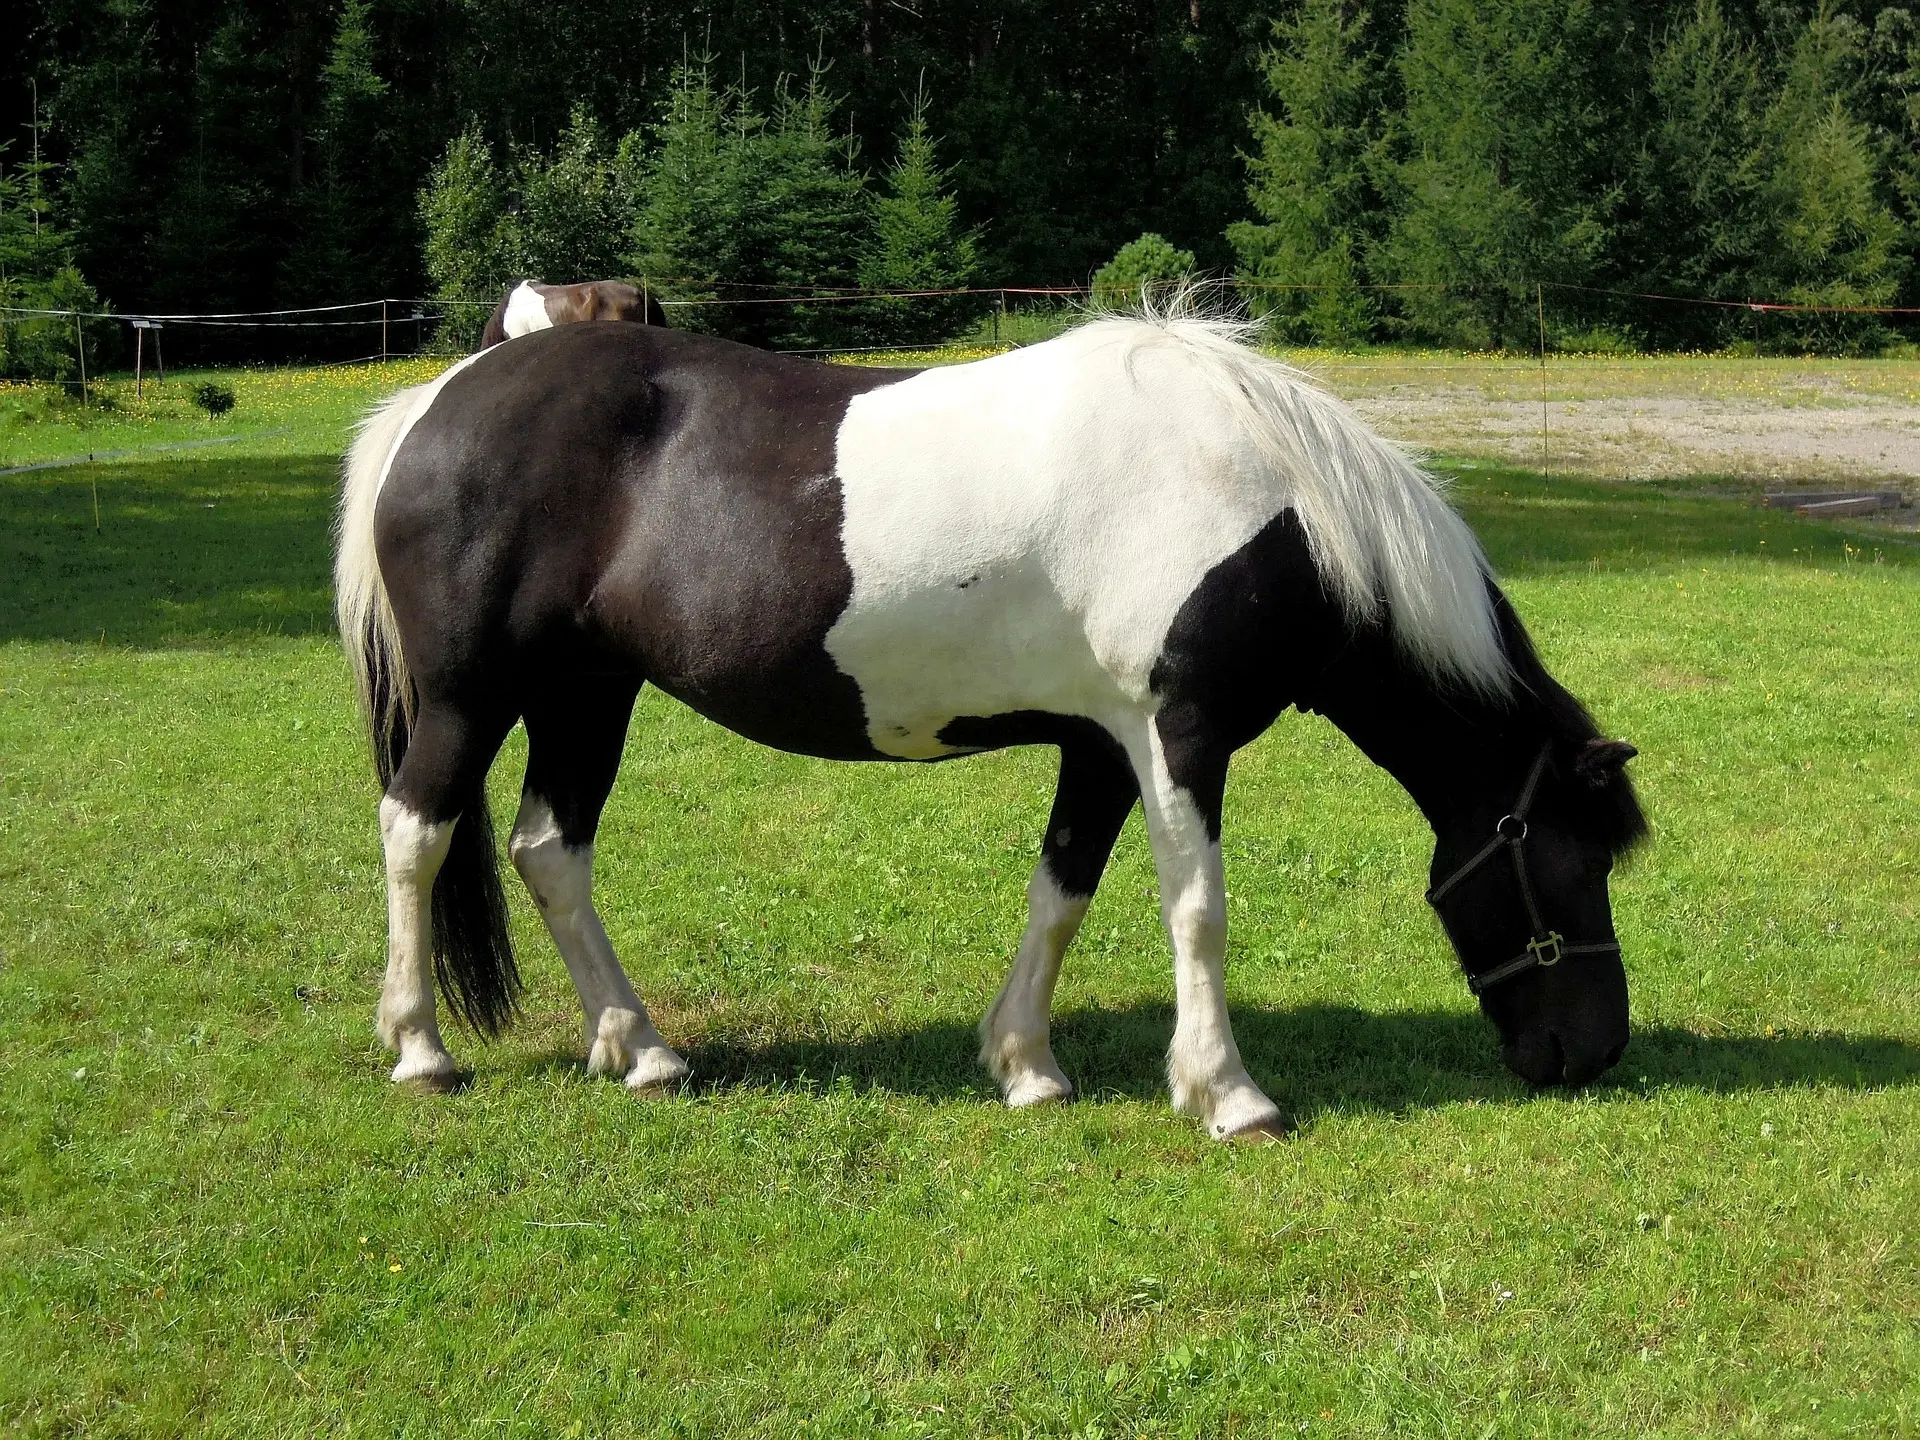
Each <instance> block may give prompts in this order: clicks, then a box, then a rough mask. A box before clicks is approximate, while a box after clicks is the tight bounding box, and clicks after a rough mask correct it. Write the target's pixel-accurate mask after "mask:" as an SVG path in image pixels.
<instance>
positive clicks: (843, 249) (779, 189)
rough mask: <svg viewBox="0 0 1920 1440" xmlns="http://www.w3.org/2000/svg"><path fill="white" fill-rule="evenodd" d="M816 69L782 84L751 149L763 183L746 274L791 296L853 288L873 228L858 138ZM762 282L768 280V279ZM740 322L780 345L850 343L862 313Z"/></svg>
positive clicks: (831, 310) (765, 314)
mask: <svg viewBox="0 0 1920 1440" xmlns="http://www.w3.org/2000/svg"><path fill="white" fill-rule="evenodd" d="M824 81H825V67H824V66H822V65H820V64H818V63H816V64H815V66H814V67H813V68H812V71H811V73H810V74H809V76H808V79H807V84H806V87H805V88H804V89H802V90H800V91H798V92H795V91H793V90H792V89H791V88H790V87H788V86H787V85H786V84H784V83H781V84H778V85H776V86H775V90H774V119H773V123H772V124H771V125H770V126H769V127H768V128H767V130H766V131H765V132H764V134H763V135H762V136H760V137H757V138H758V143H757V144H755V145H753V146H752V147H751V148H750V153H751V154H752V155H753V159H754V162H755V163H754V165H753V167H752V169H753V172H754V178H755V180H756V184H755V186H754V189H753V192H752V194H751V196H750V197H749V200H750V204H749V207H748V210H747V214H746V216H745V218H744V224H745V229H746V235H747V239H748V241H749V244H750V245H751V247H752V248H751V250H750V252H749V253H748V255H747V256H745V257H743V258H744V261H745V264H744V268H745V269H746V270H747V271H748V272H749V273H753V274H754V276H755V278H756V279H757V280H758V281H759V283H761V284H765V285H771V286H773V287H775V288H777V289H781V290H785V291H787V292H789V293H792V292H795V291H804V290H809V289H818V290H825V291H828V292H832V291H846V290H852V289H854V288H856V287H857V286H858V285H859V279H860V277H859V263H860V253H861V250H862V249H863V242H864V241H865V239H866V236H867V233H868V228H869V224H870V221H869V210H868V206H869V203H870V199H871V197H870V196H869V194H868V192H867V183H866V176H865V174H864V173H863V172H861V171H860V170H859V169H858V168H857V162H858V158H859V146H858V142H857V141H855V140H854V138H853V136H852V135H851V134H850V133H843V134H835V133H834V130H833V121H834V115H835V111H836V110H837V108H838V101H837V99H836V98H835V97H834V96H832V95H830V94H829V93H828V92H827V90H826V88H825V84H824ZM762 277H764V278H762ZM754 308H756V309H758V310H759V311H760V313H759V314H758V315H753V314H748V315H744V316H742V317H741V321H739V322H736V323H737V324H738V325H739V326H740V328H741V329H742V330H743V331H745V332H746V333H747V334H749V335H750V336H752V338H754V339H756V340H759V341H760V342H761V343H766V344H770V345H773V346H775V347H776V348H780V349H806V348H814V347H821V346H832V345H844V344H848V343H850V342H854V341H857V340H858V339H859V338H860V321H861V316H860V313H859V308H858V307H857V306H855V305H853V304H851V303H848V302H834V301H827V302H824V303H821V304H815V305H807V304H798V305H767V306H759V307H754Z"/></svg>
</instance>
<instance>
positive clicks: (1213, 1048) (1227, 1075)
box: [1141, 733, 1281, 1139]
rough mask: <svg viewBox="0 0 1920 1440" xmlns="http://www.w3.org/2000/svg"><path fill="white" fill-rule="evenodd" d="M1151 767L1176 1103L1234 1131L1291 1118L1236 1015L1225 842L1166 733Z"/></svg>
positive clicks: (1150, 819)
mask: <svg viewBox="0 0 1920 1440" xmlns="http://www.w3.org/2000/svg"><path fill="white" fill-rule="evenodd" d="M1148 759H1149V771H1150V776H1151V778H1149V777H1148V775H1143V776H1142V784H1141V790H1142V798H1143V800H1144V802H1145V806H1146V812H1147V830H1148V835H1149V837H1150V838H1151V841H1152V844H1153V859H1154V866H1155V868H1156V870H1157V871H1158V872H1159V877H1160V914H1161V918H1162V919H1163V920H1164V921H1165V923H1166V927H1167V933H1168V935H1169V936H1170V937H1171V939H1172V941H1173V979H1174V995H1175V1000H1176V1005H1177V1018H1176V1019H1175V1021H1174V1028H1173V1043H1172V1045H1170V1046H1169V1047H1168V1049H1167V1084H1168V1086H1169V1088H1170V1089H1171V1090H1172V1091H1173V1106H1174V1108H1175V1109H1176V1110H1179V1111H1180V1112H1181V1113H1183V1114H1187V1115H1193V1116H1196V1117H1198V1118H1199V1119H1200V1120H1202V1121H1203V1122H1204V1123H1205V1124H1206V1127H1207V1131H1208V1133H1209V1134H1211V1135H1213V1136H1215V1137H1216V1138H1222V1139H1224V1138H1225V1137H1227V1136H1230V1135H1238V1134H1242V1133H1245V1132H1250V1131H1272V1130H1278V1129H1279V1128H1280V1126H1281V1117H1280V1108H1279V1107H1278V1106H1277V1105H1275V1104H1274V1103H1273V1101H1271V1100H1270V1099H1268V1098H1267V1096H1266V1094H1265V1092H1264V1091H1262V1090H1261V1089H1260V1087H1259V1086H1258V1085H1256V1084H1254V1083H1253V1078H1252V1077H1251V1076H1250V1075H1248V1074H1247V1068H1246V1065H1245V1064H1244V1063H1243V1062H1242V1061H1241V1059H1240V1047H1239V1045H1238V1044H1236V1043H1235V1041H1234V1038H1233V1026H1232V1024H1231V1023H1230V1022H1229V1020H1228V1018H1227V995H1226V977H1225V960H1226V952H1227V905H1226V880H1225V875H1224V872H1223V870H1222V868H1221V864H1220V844H1219V842H1218V841H1217V840H1214V839H1212V838H1211V837H1210V836H1208V834H1207V829H1206V822H1205V820H1204V818H1203V817H1202V816H1201V814H1200V811H1199V808H1198V807H1197V806H1196V805H1195V804H1194V802H1193V799H1192V797H1191V796H1190V795H1189V794H1188V793H1187V792H1186V791H1185V790H1182V789H1180V788H1179V787H1178V786H1176V785H1175V784H1174V783H1173V781H1172V778H1171V776H1170V775H1169V774H1168V771H1167V767H1166V761H1165V757H1164V755H1163V754H1162V752H1161V748H1160V741H1159V736H1158V734H1157V733H1156V734H1153V735H1152V736H1151V740H1150V744H1149V757H1148Z"/></svg>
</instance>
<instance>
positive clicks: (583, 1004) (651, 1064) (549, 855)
mask: <svg viewBox="0 0 1920 1440" xmlns="http://www.w3.org/2000/svg"><path fill="white" fill-rule="evenodd" d="M507 853H508V854H509V855H510V856H512V858H513V868H514V869H515V870H517V871H519V872H520V878H521V879H522V880H524V881H525V882H526V886H527V893H528V894H530V895H531V896H533V903H534V904H535V905H537V906H539V908H540V918H541V919H543V920H545V921H546V922H547V933H548V934H550V935H552V936H553V943H554V944H555V945H556V946H558V947H559V950H560V958H561V959H562V960H564V961H566V965H567V973H568V974H569V975H571V976H572V977H573V986H574V989H575V990H576V991H578V992H579V995H580V1009H581V1013H582V1015H583V1017H584V1019H585V1022H586V1040H587V1047H588V1049H587V1069H588V1071H589V1072H591V1073H592V1074H595V1075H619V1076H622V1077H624V1078H625V1080H626V1082H627V1084H628V1085H629V1086H630V1087H632V1088H633V1089H634V1090H638V1091H652V1090H659V1089H664V1088H667V1087H670V1086H675V1085H678V1084H679V1083H680V1082H681V1081H683V1080H685V1079H686V1078H687V1073H688V1071H687V1062H686V1061H685V1060H682V1059H681V1058H680V1057H679V1056H678V1055H677V1054H675V1053H674V1051H673V1049H672V1048H671V1047H670V1046H669V1045H668V1044H667V1042H666V1041H665V1040H663V1039H661V1038H660V1032H659V1031H658V1030H656V1029H654V1028H653V1021H652V1019H651V1018H650V1017H649V1016H648V1014H647V1007H646V1006H645V1005H643V1004H641V1002H640V997H639V996H638V995H637V994H635V993H634V989H633V986H632V984H631V983H630V982H629V981H628V979H627V975H626V972H625V971H624V970H622V969H621V968H620V961H619V959H618V957H616V956H615V955H614V953H613V942H612V941H611V940H609V939H608V938H607V931H606V927H605V926H603V925H602V924H601V923H600V915H599V912H598V911H596V910H595V909H594V907H593V846H592V845H591V844H587V845H579V846H573V845H568V844H567V843H566V840H565V838H564V837H563V836H562V835H561V833H560V824H559V822H558V821H557V820H556V819H554V815H553V808H552V807H551V806H550V805H548V804H547V802H546V801H545V800H543V799H541V798H540V797H539V796H537V795H532V794H526V795H522V796H521V797H520V813H519V815H518V816H517V817H516V818H515V820H514V822H513V836H512V838H511V839H510V840H509V841H508V842H507Z"/></svg>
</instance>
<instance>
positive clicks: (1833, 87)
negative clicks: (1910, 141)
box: [1755, 4, 1912, 350]
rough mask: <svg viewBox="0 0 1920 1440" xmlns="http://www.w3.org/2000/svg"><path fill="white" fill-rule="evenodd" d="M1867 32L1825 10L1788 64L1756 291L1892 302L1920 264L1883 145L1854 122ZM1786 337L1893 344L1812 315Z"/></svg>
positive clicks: (1865, 328) (1847, 319) (1823, 300)
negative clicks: (1888, 183)
mask: <svg viewBox="0 0 1920 1440" xmlns="http://www.w3.org/2000/svg"><path fill="white" fill-rule="evenodd" d="M1861 38H1862V37H1861V32H1860V28H1859V26H1858V25H1857V24H1856V23H1855V22H1854V21H1853V20H1852V19H1851V18H1849V17H1846V16H1841V15H1836V14H1834V13H1833V11H1832V10H1831V9H1830V8H1829V7H1828V6H1827V5H1825V4H1823V5H1822V6H1821V8H1820V9H1819V10H1818V11H1817V12H1816V13H1815V14H1814V16H1813V18H1812V19H1811V20H1809V21H1808V23H1807V25H1806V28H1805V29H1804V30H1803V31H1802V32H1801V33H1800V35H1799V37H1798V38H1797V39H1796V41H1795V43H1794V47H1793V51H1792V54H1791V56H1790V57H1789V58H1788V60H1787V63H1786V67H1785V74H1784V76H1783V80H1782V84H1781V86H1780V91H1779V95H1778V97H1777V98H1776V99H1775V101H1774V103H1773V105H1772V106H1771V107H1769V109H1768V112H1767V115H1766V120H1765V131H1766V138H1767V152H1768V160H1769V165H1768V173H1767V176H1766V179H1765V181H1764V183H1763V193H1764V195H1765V198H1766V201H1767V204H1768V207H1769V209H1770V211H1771V212H1772V218H1773V222H1774V223H1773V226H1772V230H1773V233H1772V236H1771V239H1772V242H1773V243H1772V244H1771V245H1770V246H1769V247H1768V248H1767V250H1766V252H1765V253H1764V254H1763V255H1762V256H1761V257H1760V258H1759V263H1758V264H1757V265H1756V266H1755V271H1756V276H1757V279H1756V284H1758V285H1760V286H1762V287H1764V288H1765V290H1767V291H1769V292H1771V293H1772V294H1773V295H1774V296H1777V297H1779V298H1783V299H1786V300H1791V301H1793V302H1796V303H1798V304H1803V305H1822V306H1879V305H1887V304H1890V303H1892V301H1893V299H1894V297H1895V295H1896V294H1897V293H1898V291H1899V287H1900V281H1901V279H1902V278H1903V276H1904V274H1905V272H1906V270H1907V268H1908V267H1909V266H1910V265H1911V263H1912V262H1911V257H1910V256H1909V255H1908V254H1907V253H1906V247H1907V241H1908V232H1907V229H1906V227H1905V226H1904V225H1902V224H1901V222H1900V220H1899V217H1898V216H1897V214H1896V213H1895V211H1894V209H1893V205H1892V203H1891V200H1892V197H1891V196H1890V195H1888V194H1886V193H1883V188H1882V187H1883V177H1884V176H1885V175H1886V173H1887V167H1886V164H1885V160H1884V157H1883V156H1882V155H1881V154H1880V153H1878V147H1877V146H1876V143H1875V140H1874V137H1873V136H1872V135H1871V134H1870V133H1869V131H1868V129H1867V127H1866V126H1865V125H1864V124H1863V123H1862V122H1861V121H1860V120H1859V119H1858V118H1857V117H1856V116H1855V115H1854V113H1853V110H1852V102H1853V100H1854V99H1855V96H1856V95H1857V93H1858V76H1859V67H1860V64H1861V59H1862V56H1861V53H1860V51H1861ZM1775 333H1776V335H1778V336H1779V337H1780V338H1781V339H1783V340H1787V341H1789V342H1790V343H1793V344H1795V345H1798V346H1803V347H1806V348H1810V349H1820V350H1859V349H1871V348H1874V347H1876V346H1878V345H1880V344H1882V343H1884V342H1885V340H1886V339H1888V338H1890V337H1889V333H1888V332H1887V330H1886V328H1885V326H1884V324H1883V323H1882V322H1880V321H1879V320H1877V319H1875V318H1874V317H1871V316H1852V315H1839V314H1832V315H1801V316H1796V317H1794V319H1793V320H1792V321H1790V322H1789V323H1788V324H1787V325H1786V326H1784V327H1780V326H1777V327H1776V330H1775Z"/></svg>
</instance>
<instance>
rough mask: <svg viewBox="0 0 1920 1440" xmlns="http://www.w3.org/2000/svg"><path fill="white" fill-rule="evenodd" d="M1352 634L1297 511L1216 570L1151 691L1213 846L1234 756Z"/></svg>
mask: <svg viewBox="0 0 1920 1440" xmlns="http://www.w3.org/2000/svg"><path fill="white" fill-rule="evenodd" d="M1347 635H1348V627H1347V623H1346V620H1345V617H1344V616H1343V614H1342V613H1341V610H1340V607H1339V605H1338V604H1337V603H1336V602H1335V601H1333V600H1332V599H1331V598H1330V597H1329V596H1328V594H1327V593H1326V589H1325V586H1324V585H1323V584H1322V582H1321V579H1320V571H1319V568H1318V567H1317V566H1316V565H1315V564H1314V563H1313V556H1312V554H1311V552H1309V550H1308V549H1307V542H1306V536H1305V535H1304V534H1303V533H1302V531H1301V529H1300V522H1299V520H1298V518H1297V517H1296V516H1295V515H1294V513H1293V512H1292V511H1291V510H1283V511H1281V512H1280V513H1279V514H1278V515H1276V516H1275V517H1274V518H1273V519H1272V520H1270V521H1268V522H1267V524H1266V525H1265V526H1264V527H1263V528H1262V529H1261V530H1260V532H1259V533H1258V534H1257V535H1255V536H1254V537H1253V538H1252V539H1251V540H1249V541H1247V543H1246V544H1244V545H1242V546H1241V547H1240V548H1239V549H1238V550H1236V551H1234V552H1233V554H1231V555H1229V556H1227V557H1226V559H1224V560H1222V561H1220V562H1219V563H1218V564H1217V565H1215V566H1214V567H1213V568H1212V569H1211V570H1209V571H1208V572H1207V573H1206V576H1205V578H1204V579H1202V580H1201V582H1200V584H1199V585H1198V586H1196V587H1195V589H1194V591H1193V593H1192V594H1191V595H1189V596H1188V597H1187V599H1186V601H1185V603H1184V604H1182V605H1181V607H1180V609H1179V611H1178V613H1177V614H1175V616H1174V619H1173V624H1172V625H1171V626H1170V627H1169V628H1168V630H1167V639H1166V644H1165V645H1164V646H1163V647H1162V649H1161V652H1160V658H1159V659H1158V660H1157V661H1156V662H1155V663H1154V667H1153V671H1152V673H1151V674H1150V675H1149V676H1148V684H1150V685H1151V686H1152V687H1153V691H1154V693H1155V694H1156V695H1159V696H1160V697H1161V703H1160V709H1159V712H1158V713H1157V715H1156V716H1155V725H1156V727H1157V728H1158V730H1159V732H1160V743H1161V746H1162V748H1163V750H1164V753H1165V755H1166V758H1167V769H1168V771H1169V773H1170V774H1171V775H1172V777H1173V780H1174V783H1175V784H1177V785H1179V786H1181V787H1182V788H1183V789H1185V790H1186V791H1188V792H1189V793H1190V794H1191V795H1192V796H1193V798H1194V801H1195V803H1196V804H1197V805H1198V806H1199V807H1200V812H1201V814H1202V816H1203V817H1204V818H1205V820H1206V825H1207V834H1208V836H1209V837H1211V838H1212V839H1214V840H1218V839H1219V838H1220V816H1221V808H1222V804H1223V800H1224V795H1225V790H1226V781H1227V762H1228V760H1229V759H1230V758H1231V756H1232V754H1233V752H1234V751H1235V750H1238V749H1239V748H1240V747H1241V746H1242V745H1245V744H1247V743H1248V742H1249V741H1251V740H1253V739H1254V738H1255V737H1256V736H1258V735H1260V734H1261V733H1262V732H1263V731H1265V730H1266V728H1267V727H1268V726H1269V725H1271V724H1273V721H1274V718H1275V717H1276V716H1277V715H1279V713H1280V712H1281V711H1282V710H1284V709H1285V708H1286V707H1287V706H1288V705H1290V704H1292V703H1293V702H1294V701H1295V700H1296V699H1297V698H1298V697H1299V687H1300V684H1301V681H1302V680H1303V679H1304V678H1305V677H1308V676H1311V675H1313V674H1314V673H1316V672H1318V671H1320V670H1323V669H1325V668H1326V666H1327V664H1328V662H1329V661H1330V660H1331V659H1332V658H1333V656H1334V655H1335V654H1337V653H1339V651H1340V649H1341V648H1342V647H1343V646H1344V645H1345V644H1346V642H1347Z"/></svg>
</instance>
